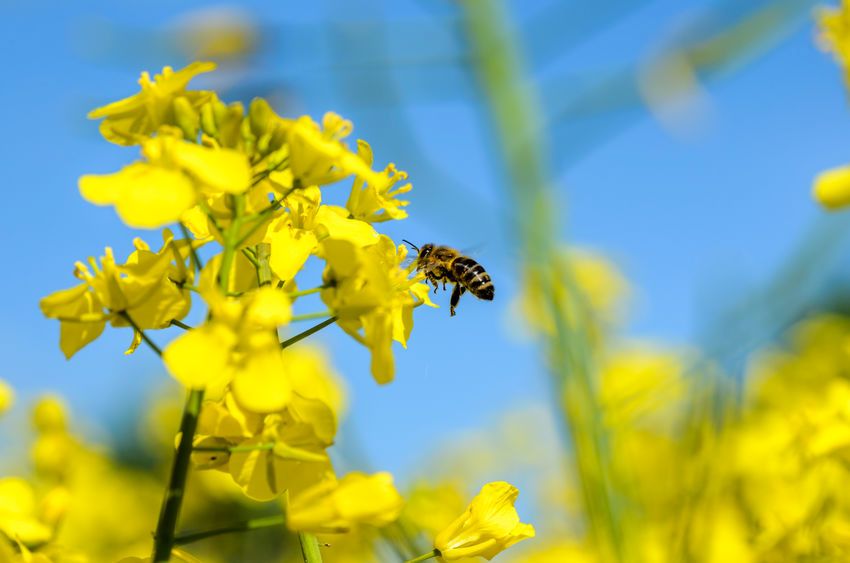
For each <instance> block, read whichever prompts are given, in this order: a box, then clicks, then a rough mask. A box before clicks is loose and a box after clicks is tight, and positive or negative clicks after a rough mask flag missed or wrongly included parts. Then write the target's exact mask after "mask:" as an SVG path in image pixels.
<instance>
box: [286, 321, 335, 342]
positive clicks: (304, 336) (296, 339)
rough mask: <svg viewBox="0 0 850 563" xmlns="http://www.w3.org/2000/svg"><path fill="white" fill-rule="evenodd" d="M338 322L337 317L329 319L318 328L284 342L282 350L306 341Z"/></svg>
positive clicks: (312, 328)
mask: <svg viewBox="0 0 850 563" xmlns="http://www.w3.org/2000/svg"><path fill="white" fill-rule="evenodd" d="M336 321H337V318H336V317H331V318H329V319H326V320H324V321H322V322H320V323H319V324H317V325H316V326H314V327H310V328H308V329H307V330H305V331H304V332H302V333H299V334H296V335H295V336H293V337H292V338H289V339H287V340H284V341H283V342H281V343H280V347H281V348H288V347H290V346H292V345H293V344H295V343H296V342H299V341H301V340H304V339H305V338H307V337H308V336H310V335H311V334H315V333H317V332H319V331H320V330H322V329H323V328H325V327H326V326H330V325H332V324H334V323H335V322H336Z"/></svg>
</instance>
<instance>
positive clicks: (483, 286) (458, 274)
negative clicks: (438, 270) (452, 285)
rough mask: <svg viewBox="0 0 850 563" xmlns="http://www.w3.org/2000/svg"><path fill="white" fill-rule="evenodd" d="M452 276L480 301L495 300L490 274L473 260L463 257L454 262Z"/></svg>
mask: <svg viewBox="0 0 850 563" xmlns="http://www.w3.org/2000/svg"><path fill="white" fill-rule="evenodd" d="M452 274H454V277H455V279H456V280H457V281H458V283H461V284H463V286H464V287H465V288H466V289H468V290H469V292H470V293H471V294H472V295H474V296H475V297H477V298H479V299H486V300H487V301H492V300H493V294H494V291H495V289H494V287H493V281H492V280H491V279H490V274H488V273H487V272H486V271H485V270H484V266H482V265H481V264H479V263H478V262H476V261H475V260H473V259H472V258H467V257H465V256H461V257H459V258H456V259H455V260H454V262H452Z"/></svg>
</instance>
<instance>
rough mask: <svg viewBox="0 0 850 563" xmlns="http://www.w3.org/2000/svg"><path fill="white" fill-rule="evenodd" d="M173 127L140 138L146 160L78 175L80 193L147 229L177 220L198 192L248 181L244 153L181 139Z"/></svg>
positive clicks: (231, 189) (244, 185)
mask: <svg viewBox="0 0 850 563" xmlns="http://www.w3.org/2000/svg"><path fill="white" fill-rule="evenodd" d="M178 135H179V133H177V132H176V131H174V130H164V131H162V132H160V135H158V136H157V137H154V138H152V139H148V140H146V141H144V143H143V144H142V153H143V155H144V156H145V158H146V159H147V162H134V163H133V164H130V165H129V166H125V167H124V168H122V169H121V170H120V171H119V172H116V173H114V174H104V175H94V174H88V175H85V176H82V177H81V178H80V181H79V187H80V193H81V194H82V196H83V198H84V199H86V200H87V201H89V202H91V203H94V204H95V205H114V206H115V211H116V213H118V216H119V217H121V220H122V221H124V223H126V224H127V225H129V226H130V227H135V228H141V229H151V228H156V227H161V226H164V225H167V224H169V223H173V222H175V221H178V220H179V219H180V218H181V216H182V215H183V214H184V213H185V212H187V211H188V210H189V209H191V208H192V207H193V206H194V205H195V204H196V203H197V200H198V196H199V195H206V196H210V195H217V194H221V193H226V194H238V193H242V192H244V191H246V190H247V189H248V188H249V187H250V185H251V167H250V165H249V163H248V158H247V157H246V156H245V155H244V154H242V153H240V152H237V151H235V150H232V149H218V148H212V147H205V146H201V145H196V144H194V143H189V142H186V141H183V140H181V139H180V138H179V136H178Z"/></svg>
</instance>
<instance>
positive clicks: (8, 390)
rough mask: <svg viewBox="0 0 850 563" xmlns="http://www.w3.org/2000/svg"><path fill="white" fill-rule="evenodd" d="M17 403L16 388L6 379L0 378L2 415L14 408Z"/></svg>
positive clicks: (0, 410) (0, 408)
mask: <svg viewBox="0 0 850 563" xmlns="http://www.w3.org/2000/svg"><path fill="white" fill-rule="evenodd" d="M14 403H15V390H14V389H12V386H11V385H9V384H8V383H6V381H4V380H2V379H0V415H2V414H3V413H5V412H6V411H8V410H9V409H11V408H12V405H13V404H14Z"/></svg>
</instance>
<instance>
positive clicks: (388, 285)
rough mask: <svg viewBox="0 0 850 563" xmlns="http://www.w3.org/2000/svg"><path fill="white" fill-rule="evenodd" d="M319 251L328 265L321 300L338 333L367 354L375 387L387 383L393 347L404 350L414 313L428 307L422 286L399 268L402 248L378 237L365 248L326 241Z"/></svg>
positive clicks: (391, 373) (392, 372)
mask: <svg viewBox="0 0 850 563" xmlns="http://www.w3.org/2000/svg"><path fill="white" fill-rule="evenodd" d="M322 251H323V253H324V255H325V258H326V259H327V261H328V267H327V269H326V270H325V274H324V282H325V285H326V286H328V288H327V289H325V290H323V291H322V300H323V301H324V302H325V303H326V304H327V305H328V307H330V309H331V310H332V311H333V312H334V315H336V316H337V317H339V321H338V324H339V326H340V328H342V329H343V330H344V331H345V332H347V333H348V334H349V335H351V336H352V337H353V338H354V339H356V340H357V341H358V342H360V343H361V344H363V345H364V346H366V347H367V348H369V351H370V352H371V353H372V364H371V370H372V377H374V378H375V381H377V382H378V383H389V382H390V381H392V380H393V378H394V377H395V361H394V359H393V350H392V343H393V341H396V342H398V343H400V344H401V345H402V346H407V339H408V338H410V333H411V331H412V330H413V309H414V307H416V306H418V305H421V304H426V305H430V306H434V304H433V303H431V300H430V299H429V298H428V286H426V285H425V284H424V283H422V282H421V280H420V279H419V278H416V277H413V278H411V277H410V275H409V270H407V269H405V268H402V267H401V264H402V263H403V262H404V259H405V257H406V256H407V248H406V247H405V246H399V247H396V246H395V243H393V241H392V240H391V239H390V238H388V237H386V236H384V235H381V236H380V238H379V240H378V242H377V244H373V245H371V246H368V247H366V248H357V247H356V246H355V245H354V244H352V243H351V242H349V241H346V240H327V241H325V242H323V243H322ZM361 329H362V334H361V332H360V331H361Z"/></svg>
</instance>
